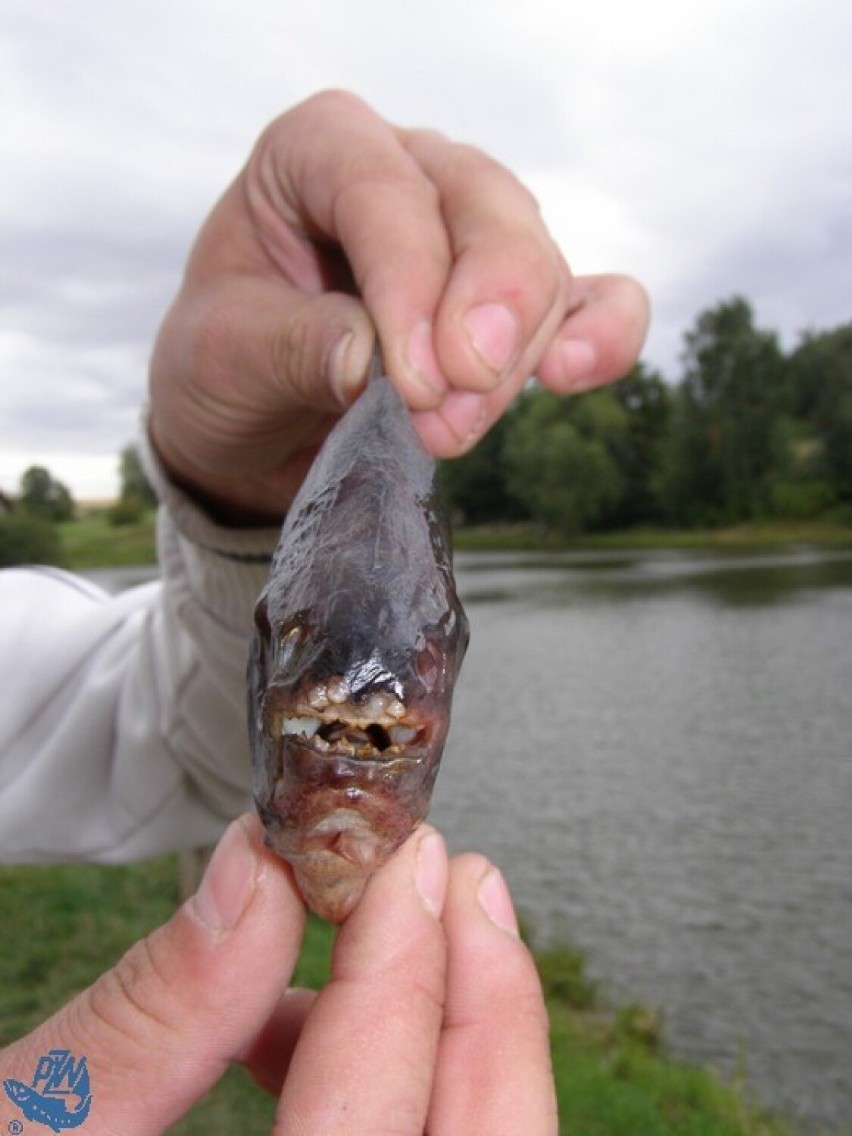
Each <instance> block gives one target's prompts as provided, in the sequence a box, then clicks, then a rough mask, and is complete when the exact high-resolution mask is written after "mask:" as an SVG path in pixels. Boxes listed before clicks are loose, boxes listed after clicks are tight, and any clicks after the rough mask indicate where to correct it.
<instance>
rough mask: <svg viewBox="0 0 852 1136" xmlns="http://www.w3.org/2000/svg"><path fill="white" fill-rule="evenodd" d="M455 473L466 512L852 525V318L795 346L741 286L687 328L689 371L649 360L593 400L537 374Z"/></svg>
mask: <svg viewBox="0 0 852 1136" xmlns="http://www.w3.org/2000/svg"><path fill="white" fill-rule="evenodd" d="M441 474H442V480H443V483H444V488H445V492H446V494H447V496H448V498H449V501H450V504H451V507H452V509H453V512H454V514H455V516H456V518H457V520H458V521H459V522H460V523H462V524H466V525H489V524H503V523H512V522H528V523H530V522H531V523H534V524H536V525H538V526H542V527H544V528H546V529H547V530H551V531H556V532H559V533H561V534H563V535H568V536H570V535H574V534H577V533H582V532H587V531H606V530H616V529H624V528H630V527H638V526H662V527H679V528H692V527H719V526H727V525H736V524H740V523H744V522H755V521H763V520H771V519H797V520H798V519H813V518H830V519H833V520H836V521H839V522H841V523H852V323H849V324H844V325H842V326H840V327H837V328H835V329H832V330H828V331H820V332H809V333H806V334H804V335H802V336H801V338H800V340H799V342H798V343H797V345H796V346H795V348H793V349H792V350H791V351H788V352H785V351H784V350H783V349H782V347H781V345H780V341H779V338H778V335H777V334H776V333H775V332H773V331H770V330H766V329H763V328H760V327H757V326H756V324H755V319H754V313H753V311H752V308H751V306H750V304H749V303H748V301H747V300H746V299H744V298H743V297H741V296H734V297H733V298H731V299H728V300H724V301H722V302H720V303H718V304H717V305H716V306H715V307H712V308H709V309H708V310H706V311H704V312H702V313H701V314H700V315H699V316H698V317H697V319H696V321H695V323H694V325H693V326H692V327H691V328H690V329H689V330H688V331H687V332H686V334H685V336H684V343H683V352H682V356H681V373H680V375H679V376H678V379H677V381H676V382H675V383H667V382H666V381H664V379H663V377H662V376H661V375H660V374H659V373H658V372H656V371H654V370H651V369H649V368H648V367H647V366H646V365H645V364H643V363H639V364H637V365H636V366H635V367H634V368H633V370H632V371H631V372H630V374H629V375H628V376H627V377H626V378H625V379H624V380H622V382H620V383H616V384H615V385H613V386H611V387H607V388H604V389H602V390H599V391H594V392H591V393H589V394H586V395H583V396H582V397H576V396H575V397H567V396H564V397H561V396H558V395H555V394H552V393H551V392H549V391H547V390H545V389H543V388H542V387H540V386H537V385H536V384H532V385H531V387H530V388H529V389H528V390H527V391H525V392H524V393H523V394H522V395H521V396H520V398H518V400H517V401H516V403H515V405H514V406H513V407H512V408H511V409H510V410H509V412H508V413H507V414H506V415H504V417H503V418H502V419H501V421H500V422H499V423H497V425H496V426H495V427H494V429H493V430H492V431H491V432H490V433H489V434H488V435H487V436H486V437H485V438H484V439H483V440H482V442H480V443H479V445H478V446H477V447H476V448H475V449H474V450H472V451H471V452H470V453H469V454H467V455H466V456H465V457H463V458H461V459H457V460H455V461H452V462H446V463H444V464H443V466H442V471H441Z"/></svg>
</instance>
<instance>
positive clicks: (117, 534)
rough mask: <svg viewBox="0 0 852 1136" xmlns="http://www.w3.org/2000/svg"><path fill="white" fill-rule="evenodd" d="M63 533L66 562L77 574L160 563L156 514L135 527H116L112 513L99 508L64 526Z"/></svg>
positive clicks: (145, 517)
mask: <svg viewBox="0 0 852 1136" xmlns="http://www.w3.org/2000/svg"><path fill="white" fill-rule="evenodd" d="M59 534H60V538H61V542H62V560H63V563H64V564H65V566H66V567H67V568H71V569H73V570H75V571H80V570H83V569H86V568H104V567H115V566H123V565H131V566H135V565H137V564H154V563H156V559H157V549H156V538H155V533H154V513H153V512H149V513H146V514H145V515H144V516H143V517H142V519H141V520H139V521H134V522H133V523H132V524H127V525H114V524H111V523H110V519H109V511H108V510H106V509H99V510H97V511H94V512H91V513H86V514H84V515H83V516H82V517H80V518H79V520H76V521H68V522H67V523H66V524H62V525H60V526H59Z"/></svg>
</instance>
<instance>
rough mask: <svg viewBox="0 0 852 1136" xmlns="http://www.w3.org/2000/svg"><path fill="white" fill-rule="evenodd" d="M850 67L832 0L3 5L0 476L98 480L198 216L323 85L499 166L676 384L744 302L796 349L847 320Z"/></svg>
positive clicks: (121, 439)
mask: <svg viewBox="0 0 852 1136" xmlns="http://www.w3.org/2000/svg"><path fill="white" fill-rule="evenodd" d="M850 61H852V8H851V7H850V4H849V0H818V2H815V0H679V2H677V3H675V2H674V0H645V2H644V3H643V4H637V3H636V0H595V3H594V4H589V3H584V4H580V3H571V0H483V2H480V0H466V2H460V0H452V2H449V0H430V3H428V4H414V3H412V4H408V5H406V4H401V3H399V0H395V2H393V3H391V2H390V0H329V2H323V0H310V2H308V3H306V2H305V0H299V2H298V3H296V2H290V0H240V2H239V3H235V2H234V0H141V2H136V0H126V2H121V0H119V2H116V3H111V4H106V3H104V2H103V0H75V3H74V4H69V3H65V2H64V0H0V170H2V177H0V487H2V488H5V489H15V488H16V486H17V483H18V480H19V478H20V474H21V472H22V471H23V470H24V469H25V468H26V467H27V466H28V465H31V464H33V463H36V462H38V463H43V464H47V465H48V466H49V468H50V469H51V471H52V472H53V473H54V474H55V476H57V477H59V478H60V479H61V480H63V481H65V482H66V483H67V484H68V485H69V486H70V487H71V489H72V492H73V493H74V494H75V496H77V497H79V498H87V497H93V496H108V495H111V494H112V493H114V492H115V490H116V488H117V473H116V469H117V453H118V451H119V450H120V448H121V447H122V446H123V445H124V444H126V442H128V441H130V440H132V438H133V437H134V434H135V431H136V422H137V416H138V408H139V406H140V404H141V402H142V401H143V399H144V397H145V384H146V362H147V356H148V352H149V347H150V343H151V339H152V336H153V334H154V331H155V329H156V327H157V324H158V321H159V319H160V316H161V314H162V312H163V310H164V308H165V306H166V305H167V304H168V302H169V299H170V297H171V296H172V294H173V292H174V290H175V287H176V284H177V281H178V277H179V273H180V271H181V268H182V263H183V259H184V256H185V253H186V250H187V247H188V245H189V243H190V241H191V240H192V238H193V236H194V233H195V231H196V230H197V228H198V226H199V224H200V223H201V221H202V220H203V218H204V216H205V214H206V212H207V210H208V208H209V206H210V205H211V204H212V202H213V201H214V200H215V198H216V197H217V196H218V195H219V193H220V191H221V190H222V189H223V188H224V186H225V185H226V184H227V182H228V181H229V180H230V179H231V177H232V176H233V174H234V173H235V172H236V171H237V169H238V168H239V166H240V165H241V164H242V161H243V159H244V157H245V155H246V153H247V152H248V149H249V148H250V146H251V144H252V142H253V140H254V138H255V136H256V135H257V133H258V132H259V131H260V129H261V128H262V127H263V126H264V125H265V124H266V122H267V121H268V120H269V119H271V118H272V117H274V115H275V114H276V113H278V112H279V111H280V110H283V109H285V108H286V107H287V106H289V105H291V104H293V103H294V102H297V101H298V100H300V99H302V98H304V97H305V96H306V95H308V94H310V93H312V92H313V91H316V90H319V89H321V88H323V87H327V86H338V87H348V88H350V89H351V90H354V91H356V92H357V93H359V94H360V95H362V96H363V97H364V98H366V99H367V100H368V101H369V102H371V103H372V104H373V105H374V106H375V107H376V109H377V110H379V111H380V112H381V113H383V114H384V115H386V116H387V117H388V118H390V119H392V120H394V121H397V122H400V123H404V124H418V125H429V126H434V127H437V128H439V129H441V130H443V131H444V132H446V133H448V134H450V135H452V136H454V137H457V138H460V139H464V140H466V141H471V142H474V143H476V144H477V145H479V146H481V147H483V148H485V149H486V150H489V151H490V152H491V153H492V154H494V155H495V156H496V157H498V158H499V159H501V160H502V161H504V162H505V163H507V164H508V165H509V166H511V167H512V168H513V169H514V170H515V171H516V172H517V173H519V174H520V175H521V177H522V178H523V179H524V180H525V181H526V182H527V184H528V185H529V186H530V187H531V188H532V190H533V191H534V192H535V193H536V195H537V196H538V198H539V200H540V202H541V204H542V207H543V209H544V212H545V216H546V217H547V219H548V221H549V223H550V225H551V228H552V230H553V232H554V234H555V236H556V237H557V239H558V240H559V242H560V244H561V245H562V247H563V249H564V251H565V253H566V255H567V257H568V259H569V261H570V262H571V264H572V266H573V267H574V268H575V270H577V271H596V270H603V269H616V268H617V269H622V270H625V271H628V272H632V273H633V274H635V275H637V276H639V277H640V278H641V279H642V280H643V281H644V282H645V283H646V285H647V286H648V288H649V290H650V292H651V297H652V302H653V306H654V324H653V328H652V333H651V337H650V339H649V341H648V345H647V349H646V351H645V355H644V358H645V360H646V362H648V363H649V364H650V365H652V366H655V367H658V368H659V369H661V370H662V371H663V373H664V374H665V375H666V376H667V377H668V378H670V379H675V378H676V377H677V374H678V354H679V350H680V342H681V337H682V335H683V332H684V331H685V330H686V328H687V327H688V326H689V325H690V324H691V323H692V321H693V320H694V318H695V316H696V315H697V313H698V312H699V311H701V310H702V309H704V308H706V307H709V306H711V305H713V304H715V303H716V302H717V301H718V300H720V299H723V298H725V297H728V296H730V295H732V294H734V293H742V294H744V295H745V296H746V297H747V298H748V299H749V300H750V301H751V302H752V304H753V305H754V308H755V311H756V313H757V319H758V323H759V324H760V325H761V326H765V327H769V328H773V329H775V330H777V331H779V332H780V334H781V335H782V338H783V341H784V343H785V344H786V345H788V346H789V345H790V344H792V343H794V342H795V340H796V338H797V335H798V334H799V333H800V332H801V331H802V330H803V329H805V328H820V327H831V326H835V325H837V324H839V323H842V322H846V321H848V320H850V319H852V113H850V108H852V64H851V63H850Z"/></svg>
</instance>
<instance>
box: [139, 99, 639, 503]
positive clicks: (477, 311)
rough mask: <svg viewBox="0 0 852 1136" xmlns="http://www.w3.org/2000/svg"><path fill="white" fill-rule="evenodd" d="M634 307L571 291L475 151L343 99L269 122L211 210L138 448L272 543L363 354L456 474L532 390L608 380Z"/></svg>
mask: <svg viewBox="0 0 852 1136" xmlns="http://www.w3.org/2000/svg"><path fill="white" fill-rule="evenodd" d="M647 322H648V304H647V300H646V297H645V293H644V292H643V290H642V288H641V287H640V286H639V285H638V284H636V283H635V282H634V281H633V280H630V279H629V278H627V277H623V276H616V275H604V276H577V277H572V275H571V273H570V271H569V269H568V266H567V264H566V262H565V260H564V259H563V257H562V254H561V253H560V252H559V250H558V249H557V247H556V246H555V244H554V242H553V240H552V238H551V237H550V235H549V233H548V231H547V229H546V228H545V226H544V223H543V221H542V218H541V215H540V213H539V210H538V207H537V205H536V202H535V201H534V199H533V198H532V196H531V195H530V194H529V192H528V191H527V190H526V189H525V188H524V187H523V186H522V185H521V184H520V183H519V182H518V181H517V180H516V178H515V177H514V176H513V175H512V174H511V173H510V172H509V171H508V170H506V169H505V168H504V167H502V166H501V165H499V164H498V163H497V162H495V161H493V160H492V159H490V158H488V157H487V156H485V155H484V154H482V153H480V152H479V151H477V150H475V149H473V148H471V147H469V146H464V145H458V144H455V143H453V142H450V141H449V140H447V139H446V138H444V137H443V136H441V135H439V134H437V133H434V132H430V131H425V130H409V129H401V128H399V127H395V126H392V125H390V124H388V123H386V122H385V121H383V120H382V119H381V118H379V117H378V116H377V115H376V114H375V113H374V112H373V111H371V110H370V109H369V108H368V107H367V106H365V105H364V103H362V102H361V101H360V100H358V99H357V98H356V97H355V96H353V95H350V94H346V93H343V92H325V93H322V94H319V95H315V96H314V97H312V98H311V99H309V100H308V101H307V102H304V103H302V104H300V105H299V106H297V107H295V108H294V109H292V110H291V111H289V112H288V113H286V114H284V115H283V116H281V117H280V118H279V119H277V120H276V121H275V122H273V123H272V124H271V126H269V127H268V129H267V130H266V131H265V132H264V133H263V135H262V136H261V137H260V139H259V141H258V142H257V144H256V146H255V148H254V150H253V152H252V154H251V155H250V157H249V159H248V162H247V164H246V166H245V168H244V169H243V170H242V172H241V173H240V174H239V176H238V177H237V179H236V180H235V181H234V183H233V184H232V185H231V186H230V188H229V189H228V190H227V191H226V192H225V194H224V196H223V197H222V198H221V200H220V201H219V203H218V204H217V205H216V207H215V208H214V209H213V212H212V213H211V215H210V217H209V218H208V220H207V222H206V224H205V225H204V227H203V228H202V230H201V233H200V235H199V237H198V240H197V242H196V244H195V247H194V249H193V251H192V254H191V256H190V259H189V263H188V265H187V269H186V274H185V278H184V281H183V284H182V287H181V289H180V292H179V294H178V296H177V298H176V300H175V302H174V304H173V306H172V308H171V310H170V311H169V313H168V315H167V317H166V319H165V321H164V323H163V326H162V328H161V331H160V335H159V337H158V341H157V344H156V346H155V349H154V353H153V357H152V362H151V382H150V389H151V416H150V426H151V436H152V439H153V441H154V445H155V447H156V448H157V450H158V451H159V453H160V455H161V457H162V459H163V461H164V462H165V464H166V467H167V468H168V469H169V471H170V473H171V475H172V476H173V478H174V479H175V480H176V481H177V482H178V483H179V484H183V485H184V486H185V487H186V488H187V489H189V490H190V491H191V492H192V493H194V494H195V495H196V496H197V497H198V498H199V499H200V500H201V501H202V502H204V503H205V504H206V505H207V506H208V508H209V510H210V511H211V512H212V513H213V515H214V516H217V517H218V519H220V520H221V521H223V522H224V523H231V524H252V523H263V522H271V521H277V520H279V519H280V517H281V516H282V514H283V513H284V512H285V511H286V508H287V506H288V504H289V502H290V501H291V500H292V498H293V496H294V494H295V492H296V490H297V488H298V486H299V484H300V483H301V480H302V478H303V477H304V474H305V472H306V470H307V468H308V465H309V464H310V461H311V460H312V458H313V456H314V454H315V453H316V449H317V446H318V445H319V444H320V442H321V441H322V438H323V437H324V436H325V434H326V433H327V432H328V430H329V428H330V426H331V425H332V423H333V422H334V420H335V418H336V417H337V416H338V415H340V414H341V413H342V412H343V411H344V410H345V408H346V407H347V406H348V405H349V404H350V403H351V402H352V401H353V400H354V398H355V397H357V394H358V393H359V392H360V390H361V389H362V387H363V384H364V382H365V380H366V375H367V372H368V367H369V361H370V357H371V353H372V348H373V343H374V337H375V334H376V332H377V333H378V337H379V340H380V342H381V346H382V350H383V353H384V359H385V364H386V369H387V370H388V373H389V374H390V375H391V377H392V378H393V380H394V382H395V383H396V384H397V386H398V388H399V390H400V391H401V393H402V394H403V396H404V398H405V399H406V401H407V403H408V405H409V406H410V407H411V410H412V412H413V416H414V421H415V424H416V427H417V429H418V432H419V433H420V436H421V438H422V439H423V441H424V443H425V444H426V446H427V448H428V449H429V450H430V451H431V452H432V453H433V454H435V455H436V456H440V457H454V456H457V455H459V454H461V453H463V452H465V451H466V450H467V449H469V448H470V447H471V446H472V445H473V444H475V442H477V441H478V440H479V439H480V438H481V437H482V435H483V434H484V433H485V432H486V431H487V429H488V428H489V427H490V426H491V425H493V423H494V422H495V421H496V420H497V418H499V416H500V415H501V414H502V413H503V411H504V410H505V409H506V408H507V406H508V405H509V403H510V402H511V401H512V400H513V398H514V397H515V395H516V394H517V393H518V391H519V390H520V389H521V387H522V385H523V384H524V382H525V381H526V379H527V378H528V377H529V376H530V375H531V374H533V373H535V374H536V375H537V376H538V377H539V379H540V380H541V381H542V382H543V383H545V384H546V385H547V386H548V387H550V388H551V389H552V390H555V391H558V392H561V393H569V392H576V391H581V390H588V389H590V388H592V387H595V386H598V385H600V384H602V383H605V382H609V381H611V380H612V379H614V378H617V377H619V376H620V375H622V374H624V373H625V372H626V371H627V370H628V369H629V368H630V366H631V365H632V363H633V362H634V361H635V359H636V357H637V355H638V353H639V350H640V348H641V345H642V342H643V340H644V336H645V331H646V328H647Z"/></svg>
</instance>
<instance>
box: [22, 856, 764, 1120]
mask: <svg viewBox="0 0 852 1136" xmlns="http://www.w3.org/2000/svg"><path fill="white" fill-rule="evenodd" d="M177 902H178V892H177V873H176V865H175V859H174V857H162V858H159V859H156V860H152V861H149V862H147V863H145V864H137V865H131V866H125V867H119V868H111V867H100V866H92V865H85V866H80V865H60V866H49V867H5V868H0V1045H3V1044H6V1043H7V1042H9V1041H11V1040H12V1039H13V1038H15V1037H18V1036H20V1035H21V1034H23V1033H25V1032H26V1031H27V1030H29V1029H31V1028H32V1027H33V1026H34V1025H35V1024H37V1023H38V1022H40V1021H42V1020H43V1019H44V1018H45V1017H47V1015H48V1014H49V1013H51V1012H52V1011H53V1010H54V1009H56V1008H57V1007H58V1006H59V1005H61V1004H62V1003H63V1002H65V1001H67V999H68V998H70V997H71V996H72V995H73V994H74V993H75V992H76V991H78V990H79V989H81V988H82V987H84V986H86V985H88V984H89V983H90V982H91V981H93V980H94V978H95V977H96V976H97V975H98V974H100V973H101V972H102V971H103V970H105V969H106V968H107V967H109V966H111V965H112V964H113V963H114V962H115V960H116V959H117V958H118V957H120V955H121V954H122V953H123V952H124V951H125V950H126V949H127V948H128V947H129V946H130V944H131V943H133V942H134V941H135V940H136V939H137V938H139V937H140V936H141V935H143V934H145V933H146V932H147V931H149V930H150V929H152V928H153V927H155V926H157V925H158V924H159V923H161V922H162V921H164V920H165V919H167V918H168V917H169V915H170V913H171V912H172V911H173V910H174V908H175V905H176V904H177ZM332 940H333V931H332V928H330V927H329V926H328V925H327V924H323V923H320V922H319V921H316V920H311V921H310V923H309V928H308V934H307V937H306V940H305V944H304V948H303V952H302V957H301V959H300V961H299V966H298V970H297V972H296V974H295V976H294V982H295V983H297V984H299V985H307V986H313V987H318V986H320V985H322V984H323V982H324V981H325V979H326V976H327V974H328V969H329V956H330V951H331V944H332ZM536 957H537V962H538V965H539V971H540V973H541V976H542V981H543V984H544V987H545V991H546V994H547V1001H548V1008H549V1012H550V1017H551V1024H552V1054H553V1064H554V1069H555V1075H556V1081H557V1091H558V1094H559V1101H560V1115H561V1116H562V1121H563V1125H564V1126H565V1131H566V1132H567V1131H570V1132H571V1133H572V1134H574V1136H582V1134H584V1133H585V1134H588V1136H592V1134H596V1133H601V1134H603V1133H606V1136H635V1134H636V1133H637V1132H641V1133H642V1134H643V1136H668V1134H672V1136H674V1134H675V1133H678V1134H682V1133H684V1132H689V1133H690V1134H691V1136H783V1134H784V1133H786V1132H787V1129H786V1128H785V1127H784V1126H783V1125H782V1124H781V1122H779V1121H776V1120H773V1119H771V1118H769V1117H767V1116H765V1115H762V1114H761V1113H760V1112H758V1111H757V1110H756V1109H754V1108H752V1107H750V1106H749V1105H748V1104H747V1103H746V1102H745V1100H744V1097H743V1094H742V1092H741V1090H740V1089H739V1088H738V1087H737V1086H729V1085H725V1084H723V1083H722V1082H721V1081H720V1080H719V1079H718V1078H717V1077H716V1076H715V1075H714V1074H713V1073H712V1072H710V1071H707V1070H703V1069H699V1068H696V1067H692V1066H689V1065H686V1064H682V1063H679V1062H675V1061H672V1060H670V1059H669V1058H668V1057H667V1056H666V1055H665V1048H664V1044H663V1041H662V1038H661V1029H660V1023H659V1020H658V1018H657V1017H656V1016H655V1015H654V1014H653V1013H651V1012H650V1011H649V1010H646V1009H644V1008H642V1007H637V1006H633V1007H627V1008H625V1009H622V1010H620V1011H619V1012H615V1013H614V1012H610V1011H608V1010H607V1009H605V1008H604V1007H603V1006H602V1004H601V1001H600V999H599V997H598V994H597V992H596V990H595V987H594V985H593V984H592V983H591V982H590V981H589V980H588V979H587V977H586V975H585V970H584V961H583V957H582V955H581V954H579V953H578V952H575V951H571V950H565V949H556V950H549V951H547V952H540V953H538V954H537V956H536ZM273 1112H274V1102H273V1101H271V1099H270V1098H269V1097H267V1096H266V1095H265V1094H263V1093H262V1092H261V1091H260V1090H259V1089H257V1088H256V1087H255V1086H254V1085H253V1084H252V1083H251V1082H250V1081H249V1079H248V1078H247V1077H246V1076H245V1074H244V1073H243V1072H242V1070H239V1069H233V1070H231V1071H230V1073H229V1074H228V1075H227V1077H226V1078H225V1079H224V1080H223V1081H222V1082H221V1083H220V1085H219V1086H218V1087H217V1088H216V1089H215V1090H214V1091H213V1092H212V1093H211V1094H210V1095H209V1096H208V1097H207V1098H206V1099H205V1100H204V1101H203V1102H202V1103H201V1104H200V1105H198V1106H197V1107H196V1108H195V1109H193V1111H192V1113H191V1114H190V1115H189V1116H188V1117H187V1118H186V1120H184V1121H183V1122H182V1123H180V1124H178V1125H177V1126H176V1127H174V1128H173V1129H172V1133H173V1136H196V1134H201V1133H205V1134H208V1136H211V1134H212V1136H216V1134H218V1133H226V1132H233V1131H236V1130H239V1131H241V1132H265V1131H268V1130H269V1128H270V1127H271V1124H272V1117H273Z"/></svg>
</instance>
